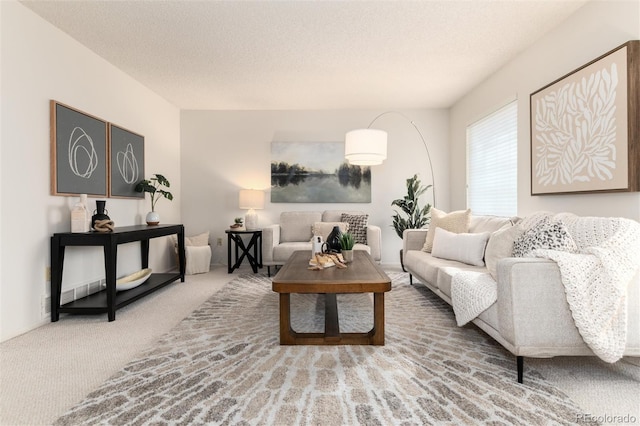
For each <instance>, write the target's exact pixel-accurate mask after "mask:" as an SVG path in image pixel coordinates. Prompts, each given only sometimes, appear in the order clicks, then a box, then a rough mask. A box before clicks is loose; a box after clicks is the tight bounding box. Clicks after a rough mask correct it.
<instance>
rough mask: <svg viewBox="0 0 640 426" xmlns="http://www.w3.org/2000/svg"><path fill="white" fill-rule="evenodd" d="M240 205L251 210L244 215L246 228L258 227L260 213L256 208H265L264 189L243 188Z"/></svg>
mask: <svg viewBox="0 0 640 426" xmlns="http://www.w3.org/2000/svg"><path fill="white" fill-rule="evenodd" d="M239 207H240V208H241V209H246V210H249V211H248V212H247V214H246V215H245V217H244V226H245V228H246V229H258V214H257V213H256V212H255V210H254V209H260V210H261V209H264V191H260V190H257V189H241V190H240V195H239Z"/></svg>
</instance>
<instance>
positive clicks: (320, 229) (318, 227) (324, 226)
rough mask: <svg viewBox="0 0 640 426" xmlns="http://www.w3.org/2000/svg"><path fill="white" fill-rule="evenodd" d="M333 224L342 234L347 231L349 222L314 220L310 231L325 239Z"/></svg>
mask: <svg viewBox="0 0 640 426" xmlns="http://www.w3.org/2000/svg"><path fill="white" fill-rule="evenodd" d="M334 226H337V227H338V228H339V229H340V232H342V233H343V234H344V233H345V232H348V231H349V224H348V223H346V222H315V223H314V224H313V229H312V233H313V235H314V236H317V235H320V236H321V237H322V240H323V241H327V237H328V236H329V234H330V233H331V231H333V227H334Z"/></svg>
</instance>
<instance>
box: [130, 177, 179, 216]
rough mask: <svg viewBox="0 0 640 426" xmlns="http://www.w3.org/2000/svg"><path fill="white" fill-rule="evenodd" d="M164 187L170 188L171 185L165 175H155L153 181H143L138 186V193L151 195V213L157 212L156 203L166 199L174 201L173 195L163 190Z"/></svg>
mask: <svg viewBox="0 0 640 426" xmlns="http://www.w3.org/2000/svg"><path fill="white" fill-rule="evenodd" d="M162 187H166V188H169V187H171V184H170V183H169V181H168V180H167V178H166V177H164V176H163V175H159V174H155V175H154V177H152V178H151V179H143V180H141V181H140V182H138V184H137V185H136V188H135V190H136V192H148V193H149V194H151V211H152V212H154V211H156V203H157V202H158V200H159V199H160V198H163V197H164V198H166V199H167V200H169V201H171V200H173V194H172V193H171V192H169V191H165V190H164V189H161V188H162Z"/></svg>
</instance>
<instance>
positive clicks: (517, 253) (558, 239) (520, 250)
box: [513, 217, 578, 257]
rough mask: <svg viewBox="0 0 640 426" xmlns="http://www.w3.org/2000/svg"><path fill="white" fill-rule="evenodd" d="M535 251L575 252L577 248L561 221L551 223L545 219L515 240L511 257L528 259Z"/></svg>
mask: <svg viewBox="0 0 640 426" xmlns="http://www.w3.org/2000/svg"><path fill="white" fill-rule="evenodd" d="M536 249H552V250H560V251H568V252H576V251H577V250H578V246H577V245H576V243H575V241H573V238H571V235H569V232H568V231H567V227H566V226H565V224H564V223H563V222H562V221H561V220H557V221H553V222H552V221H551V220H549V218H548V217H545V218H543V219H542V220H541V221H539V222H538V223H536V224H535V225H534V226H532V227H531V228H529V229H527V230H526V231H525V232H524V233H523V234H522V235H520V236H519V237H518V238H517V239H516V240H515V242H514V243H513V257H528V256H529V255H530V254H531V252H532V251H533V250H536Z"/></svg>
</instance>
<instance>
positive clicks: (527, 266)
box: [497, 257, 584, 357]
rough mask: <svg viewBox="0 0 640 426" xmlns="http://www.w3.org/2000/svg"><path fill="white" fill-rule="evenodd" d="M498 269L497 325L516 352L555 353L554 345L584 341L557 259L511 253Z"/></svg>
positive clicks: (560, 345)
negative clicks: (524, 256)
mask: <svg viewBox="0 0 640 426" xmlns="http://www.w3.org/2000/svg"><path fill="white" fill-rule="evenodd" d="M497 273H498V275H497V278H498V280H497V283H498V301H497V304H498V328H499V331H500V334H501V335H502V337H503V338H504V339H505V340H507V341H508V342H509V343H510V344H511V345H513V347H514V350H515V355H525V356H538V357H545V356H553V355H554V354H556V353H555V352H554V348H560V347H580V346H583V345H584V343H583V340H582V338H581V337H580V334H579V333H578V329H577V328H576V326H575V323H574V321H573V317H572V316H571V311H570V309H569V304H568V303H567V298H566V295H565V291H564V285H563V284H562V280H561V277H560V269H559V268H558V265H557V264H556V263H555V262H554V261H552V260H548V259H539V258H514V257H508V258H505V259H501V260H500V261H498V265H497Z"/></svg>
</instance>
